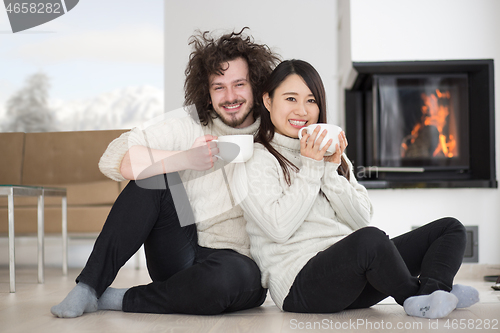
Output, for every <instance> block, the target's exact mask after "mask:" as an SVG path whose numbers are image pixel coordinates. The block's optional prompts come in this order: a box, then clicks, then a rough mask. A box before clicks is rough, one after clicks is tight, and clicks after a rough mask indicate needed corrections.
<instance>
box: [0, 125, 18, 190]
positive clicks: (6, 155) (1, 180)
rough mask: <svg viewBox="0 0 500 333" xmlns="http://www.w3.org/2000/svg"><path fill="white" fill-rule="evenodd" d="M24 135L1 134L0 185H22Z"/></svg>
mask: <svg viewBox="0 0 500 333" xmlns="http://www.w3.org/2000/svg"><path fill="white" fill-rule="evenodd" d="M23 149H24V133H0V184H20V183H21V172H22V163H23Z"/></svg>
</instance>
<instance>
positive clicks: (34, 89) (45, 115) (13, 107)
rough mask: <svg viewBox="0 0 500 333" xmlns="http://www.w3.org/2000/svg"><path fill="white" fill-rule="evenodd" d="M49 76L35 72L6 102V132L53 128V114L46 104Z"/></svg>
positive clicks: (36, 130) (42, 130)
mask: <svg viewBox="0 0 500 333" xmlns="http://www.w3.org/2000/svg"><path fill="white" fill-rule="evenodd" d="M49 87H50V84H49V77H48V76H47V75H46V74H44V73H41V72H40V73H36V74H33V75H31V76H29V77H28V78H27V79H26V83H25V86H24V87H23V88H21V90H19V91H18V92H16V93H15V94H14V95H12V97H10V98H9V100H7V103H6V110H7V112H6V118H7V121H6V123H5V124H4V128H3V130H4V131H6V132H49V131H53V130H55V128H56V126H55V123H54V116H53V114H52V110H51V109H50V108H49V106H48V97H49Z"/></svg>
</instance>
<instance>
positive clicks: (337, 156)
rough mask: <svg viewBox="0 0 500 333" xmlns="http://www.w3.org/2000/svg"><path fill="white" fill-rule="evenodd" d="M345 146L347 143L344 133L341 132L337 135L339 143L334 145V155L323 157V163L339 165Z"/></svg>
mask: <svg viewBox="0 0 500 333" xmlns="http://www.w3.org/2000/svg"><path fill="white" fill-rule="evenodd" d="M339 145H340V146H339ZM347 145H348V143H347V138H346V136H345V132H344V131H342V132H340V134H339V143H337V144H336V145H335V153H333V155H330V156H325V161H326V162H333V163H337V164H340V162H341V158H342V154H343V153H344V150H345V149H346V148H347Z"/></svg>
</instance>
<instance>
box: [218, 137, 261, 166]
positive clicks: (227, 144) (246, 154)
mask: <svg viewBox="0 0 500 333" xmlns="http://www.w3.org/2000/svg"><path fill="white" fill-rule="evenodd" d="M212 141H214V142H217V147H218V148H219V155H215V156H216V157H217V158H220V159H221V160H223V161H226V162H229V163H244V162H246V161H248V160H249V159H250V158H251V157H252V155H253V135H246V134H244V135H222V136H219V137H218V138H217V140H212Z"/></svg>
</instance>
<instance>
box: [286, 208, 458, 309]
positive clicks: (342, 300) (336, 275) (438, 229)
mask: <svg viewBox="0 0 500 333" xmlns="http://www.w3.org/2000/svg"><path fill="white" fill-rule="evenodd" d="M465 243H466V232H465V227H464V226H463V225H462V224H461V223H460V222H459V221H457V220H456V219H454V218H442V219H439V220H437V221H434V222H432V223H429V224H427V225H424V226H422V227H420V228H418V229H415V230H412V231H410V232H408V233H406V234H403V235H401V236H399V237H396V238H394V239H389V238H388V236H387V235H386V234H385V233H384V232H383V231H381V230H379V229H377V228H374V227H365V228H362V229H359V230H357V231H355V232H353V233H352V234H350V235H349V236H347V237H345V238H343V239H342V240H340V241H339V242H337V243H335V244H333V245H332V246H331V247H329V248H328V249H326V250H325V251H322V252H319V253H318V254H317V255H316V256H315V257H313V258H312V259H311V260H309V261H308V263H307V264H306V265H305V266H304V267H303V268H302V270H301V271H300V272H299V274H298V275H297V277H296V278H295V281H294V283H293V285H292V287H291V288H290V292H289V294H288V295H287V297H286V298H285V300H284V304H283V309H284V310H285V311H290V312H306V313H333V312H338V311H342V310H344V309H356V308H366V307H370V306H372V305H374V304H376V303H378V302H380V301H381V300H383V299H384V298H386V297H388V296H392V297H394V299H395V300H396V302H397V303H398V304H403V302H404V301H405V299H407V298H408V297H411V296H415V295H428V294H431V293H432V292H434V291H436V290H445V291H450V290H451V289H452V286H453V279H454V277H455V274H456V273H457V271H458V269H459V268H460V265H461V263H462V259H463V255H464V251H465Z"/></svg>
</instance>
